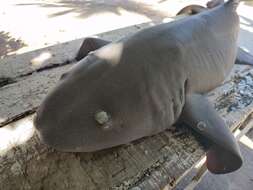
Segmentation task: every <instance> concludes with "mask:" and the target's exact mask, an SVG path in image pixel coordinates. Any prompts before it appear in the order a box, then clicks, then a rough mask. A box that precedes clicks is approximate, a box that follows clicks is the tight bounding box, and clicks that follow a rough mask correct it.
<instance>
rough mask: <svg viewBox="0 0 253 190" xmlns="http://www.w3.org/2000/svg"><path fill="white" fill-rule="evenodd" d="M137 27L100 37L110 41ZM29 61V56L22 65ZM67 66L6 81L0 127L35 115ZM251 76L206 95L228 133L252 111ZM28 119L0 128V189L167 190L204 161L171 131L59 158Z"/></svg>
mask: <svg viewBox="0 0 253 190" xmlns="http://www.w3.org/2000/svg"><path fill="white" fill-rule="evenodd" d="M146 26H148V24H145V25H143V27H146ZM141 27H142V26H141ZM141 27H136V26H134V27H133V28H129V31H128V30H125V29H124V31H118V33H117V35H116V34H113V33H109V34H105V35H104V36H107V39H112V40H113V39H116V38H120V37H122V36H123V35H127V34H129V33H131V32H134V31H137V30H138V29H140V28H141ZM110 35H111V36H110ZM114 35H116V36H117V37H115V36H114ZM101 36H102V37H103V35H101ZM73 46H75V48H76V45H73ZM75 48H74V49H75ZM61 50H62V48H61ZM43 51H44V50H43ZM71 51H72V50H71ZM73 52H76V49H75V50H73ZM37 53H38V54H40V52H37ZM59 55H61V54H59ZM57 56H58V55H56V58H57ZM56 58H55V59H56ZM24 59H25V58H24ZM24 59H23V61H24ZM16 60H19V58H18V56H17V58H16ZM29 61H30V57H29V56H28V57H27V60H26V61H24V63H25V64H27V63H29ZM51 63H52V62H48V64H51ZM6 64H7V63H6ZM0 65H1V64H0ZM7 65H8V64H7ZM27 65H29V64H27ZM70 66H71V65H70V64H69V65H64V66H59V67H54V68H49V69H46V70H43V71H39V72H34V71H33V72H32V74H29V75H27V74H24V73H29V72H30V70H29V68H26V70H25V69H24V70H25V72H23V71H22V72H21V73H22V74H21V75H20V74H15V73H14V74H11V75H9V76H11V77H14V78H15V80H16V81H15V82H14V83H12V84H9V85H5V86H3V87H2V88H0V104H1V107H0V119H1V121H0V122H2V125H3V124H4V123H6V122H7V121H12V120H13V119H15V118H16V117H18V116H20V115H22V114H25V113H30V112H29V111H32V110H34V109H35V108H36V107H37V106H38V105H39V104H40V102H41V100H42V99H43V98H44V97H45V95H46V94H47V92H48V91H49V90H50V88H52V87H53V86H54V85H55V83H56V82H57V80H58V79H59V77H60V76H61V74H62V73H64V72H66V70H67V69H68V68H69V67H70ZM25 67H29V66H25ZM22 68H23V67H22ZM0 70H1V68H0ZM236 71H238V73H236ZM6 72H7V71H6ZM252 73H253V70H252V68H250V67H247V66H238V67H236V68H235V70H234V72H233V73H232V74H231V76H230V77H229V78H228V79H227V80H226V82H225V84H224V85H223V86H220V87H219V88H217V89H216V90H214V91H213V92H211V93H209V96H208V98H209V99H210V100H211V101H212V102H213V103H214V102H215V106H216V108H217V110H218V111H219V112H220V113H221V114H222V116H223V117H224V118H225V119H226V121H227V123H228V125H229V127H230V128H231V129H232V128H233V129H234V128H236V127H238V126H240V124H241V123H242V122H243V121H244V120H245V118H247V117H248V115H249V114H250V113H251V112H252V110H253V102H252V97H253V96H252V93H253V86H252V84H251V80H253V74H252ZM21 76H23V77H21ZM241 91H243V92H241ZM250 96H251V97H250ZM231 105H233V106H231ZM23 116H24V115H23ZM32 117H33V116H26V117H24V118H23V119H21V120H19V121H16V122H12V123H10V124H8V125H5V126H4V127H2V128H0V139H3V140H4V141H0V189H6V190H8V189H60V190H61V189H88V190H92V189H128V188H135V190H136V189H145V190H146V189H147V190H149V189H160V188H163V187H165V186H166V187H167V188H168V189H171V188H172V187H174V186H175V185H176V184H177V183H178V181H179V180H180V179H181V178H182V176H184V175H185V174H186V173H187V172H188V171H189V170H190V169H191V168H192V167H193V166H194V164H195V163H196V162H197V161H198V160H199V159H200V158H201V157H203V156H204V150H203V148H202V147H201V145H200V144H199V143H198V141H196V139H195V137H194V136H193V135H192V132H191V131H189V130H187V129H184V128H183V126H182V129H184V130H182V129H181V130H175V128H171V129H169V130H167V131H165V132H163V133H161V134H158V135H155V136H153V137H148V138H143V139H140V140H138V141H135V142H132V143H129V144H128V145H124V146H120V147H116V148H113V149H109V150H104V151H99V152H96V153H61V152H57V151H55V150H53V149H51V148H48V147H46V146H45V145H43V144H41V143H40V141H39V140H38V137H37V136H36V134H35V133H34V131H33V130H34V129H33V125H32ZM29 136H31V137H30V138H29ZM25 137H26V138H27V139H28V140H27V141H26V139H25Z"/></svg>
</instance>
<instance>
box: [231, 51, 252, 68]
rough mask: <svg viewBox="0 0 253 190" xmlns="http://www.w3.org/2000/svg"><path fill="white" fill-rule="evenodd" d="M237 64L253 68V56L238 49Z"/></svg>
mask: <svg viewBox="0 0 253 190" xmlns="http://www.w3.org/2000/svg"><path fill="white" fill-rule="evenodd" d="M235 64H240V65H252V66H253V55H251V54H249V53H248V52H246V51H245V50H243V49H242V48H240V47H238V51H237V57H236V61H235Z"/></svg>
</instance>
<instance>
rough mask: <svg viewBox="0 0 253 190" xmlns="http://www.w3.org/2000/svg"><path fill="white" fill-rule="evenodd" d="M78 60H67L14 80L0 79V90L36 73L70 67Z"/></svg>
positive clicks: (8, 78)
mask: <svg viewBox="0 0 253 190" xmlns="http://www.w3.org/2000/svg"><path fill="white" fill-rule="evenodd" d="M75 62H76V60H75V59H72V60H66V61H64V62H62V63H51V64H49V65H46V66H44V67H41V68H38V69H35V70H33V71H32V72H28V73H25V74H22V75H19V76H16V77H14V78H10V77H0V88H2V87H4V86H7V85H10V84H13V83H16V82H18V81H19V80H20V79H22V78H24V77H27V76H30V75H32V74H34V73H39V72H42V71H46V70H49V69H54V68H56V67H62V66H65V65H68V64H71V63H75Z"/></svg>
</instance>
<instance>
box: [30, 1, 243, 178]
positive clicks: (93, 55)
mask: <svg viewBox="0 0 253 190" xmlns="http://www.w3.org/2000/svg"><path fill="white" fill-rule="evenodd" d="M237 4H238V1H236V0H230V1H228V2H227V3H224V4H222V5H219V6H217V7H215V8H213V9H210V10H207V11H204V12H201V13H199V14H197V15H194V16H190V17H186V18H183V19H179V20H176V21H174V22H171V23H166V24H160V25H157V26H154V27H150V28H147V29H144V30H142V31H140V32H138V33H136V34H134V35H132V36H129V37H126V38H123V39H121V40H119V41H118V42H115V43H110V44H108V45H105V44H107V43H106V42H105V43H101V46H103V47H101V48H98V49H97V50H95V51H93V52H90V53H89V54H88V55H87V56H86V57H85V58H83V59H81V60H80V61H79V62H78V63H77V64H76V65H75V66H74V67H73V68H72V69H71V70H70V71H69V72H68V73H66V74H65V75H64V76H63V77H62V79H61V80H60V81H59V83H58V84H57V85H56V87H55V88H54V89H53V90H52V91H51V92H50V93H49V94H48V95H47V97H46V98H45V100H44V101H43V102H42V104H41V105H40V107H39V108H38V110H37V116H36V118H35V120H34V124H35V127H36V129H37V131H38V134H39V136H40V138H41V140H42V141H43V142H44V143H45V144H47V145H49V146H51V147H53V148H55V149H57V150H59V151H67V152H92V151H97V150H101V149H106V148H110V147H114V146H118V145H122V144H126V143H129V142H131V141H133V140H136V139H139V138H142V137H145V136H150V135H154V134H157V133H159V132H162V131H164V130H166V129H167V128H169V127H170V126H171V125H173V124H174V123H175V122H177V121H182V122H185V123H187V124H188V125H189V126H190V127H191V128H193V129H194V130H195V131H197V132H198V133H199V134H201V135H202V136H204V137H205V138H207V139H208V140H210V141H211V142H212V143H213V145H212V147H211V149H210V150H209V151H208V152H207V168H208V169H209V170H210V171H211V172H213V173H217V174H222V173H228V172H232V171H234V170H236V169H238V168H240V166H241V165H242V157H241V154H240V150H239V148H238V145H237V143H236V141H235V139H234V137H233V135H232V134H231V133H230V131H229V129H228V128H227V127H226V124H225V122H224V121H223V120H222V118H221V117H220V116H219V115H218V114H217V112H216V111H215V110H214V108H213V107H212V106H211V105H210V103H209V102H208V100H207V99H206V98H205V97H204V95H203V94H204V93H207V92H209V91H210V90H212V89H214V88H215V87H217V86H218V85H220V84H221V83H222V82H223V81H224V79H225V77H226V76H227V75H228V74H229V72H230V71H231V69H232V67H233V65H234V62H235V59H236V55H237V36H238V30H239V19H238V15H237V13H236V7H237ZM104 45H105V46H104ZM98 46H99V45H98ZM93 49H96V48H93Z"/></svg>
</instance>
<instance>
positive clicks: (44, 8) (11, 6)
mask: <svg viewBox="0 0 253 190" xmlns="http://www.w3.org/2000/svg"><path fill="white" fill-rule="evenodd" d="M206 2H207V1H206V0H124V1H123V0H106V1H105V0H9V1H4V0H2V1H0V58H3V57H5V56H7V55H11V54H21V53H24V52H28V51H32V50H35V49H40V48H43V47H47V46H51V45H54V44H57V43H62V42H66V41H71V40H74V39H78V38H83V37H86V36H91V35H96V34H99V33H102V32H106V31H111V30H114V29H118V28H123V27H126V26H130V25H134V24H139V23H143V22H150V21H151V22H154V23H156V22H161V21H163V20H165V19H166V18H167V17H170V16H173V15H175V14H176V13H177V12H178V11H179V10H180V9H181V8H182V7H184V6H185V5H188V4H192V3H194V4H200V5H204V4H205V3H206ZM250 4H253V3H250V2H248V3H246V4H245V3H244V4H243V3H242V4H241V5H240V7H239V9H238V12H239V14H240V16H241V33H240V45H241V46H243V47H244V48H246V49H248V50H249V51H250V52H251V53H253V52H252V50H253V43H252V42H249V40H248V36H252V35H253V20H252V19H253V8H252V7H250ZM252 133H253V132H252ZM251 137H252V139H253V134H252V136H251ZM241 149H242V153H243V155H244V157H245V164H244V166H243V168H242V169H240V170H239V171H238V172H235V173H233V174H229V175H223V176H214V175H211V174H207V175H206V176H205V177H204V178H203V180H202V182H201V183H200V184H199V185H198V186H197V187H196V190H205V189H206V190H207V189H208V190H236V189H240V190H252V189H253V150H252V149H253V148H252V147H251V148H250V147H248V146H245V145H244V144H241Z"/></svg>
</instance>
